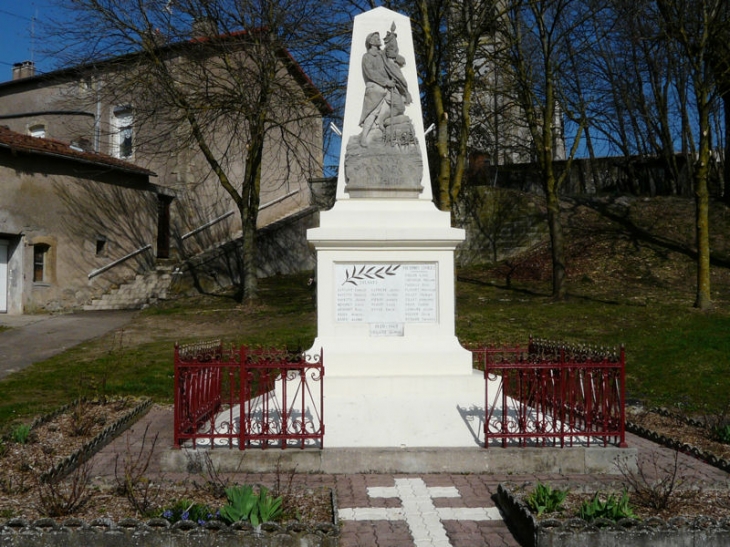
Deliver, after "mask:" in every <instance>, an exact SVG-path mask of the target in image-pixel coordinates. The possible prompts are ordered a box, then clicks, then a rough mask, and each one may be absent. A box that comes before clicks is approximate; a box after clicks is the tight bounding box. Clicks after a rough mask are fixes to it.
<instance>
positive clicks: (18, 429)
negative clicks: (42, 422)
mask: <svg viewBox="0 0 730 547" xmlns="http://www.w3.org/2000/svg"><path fill="white" fill-rule="evenodd" d="M10 439H11V440H12V441H13V442H14V443H17V444H26V443H28V441H29V440H30V426H29V425H27V424H18V425H16V426H15V427H14V428H13V429H12V431H11V432H10Z"/></svg>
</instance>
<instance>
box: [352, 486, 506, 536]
mask: <svg viewBox="0 0 730 547" xmlns="http://www.w3.org/2000/svg"><path fill="white" fill-rule="evenodd" d="M368 496H370V497H371V498H400V499H401V501H402V502H403V506H402V507H355V508H352V509H340V510H339V511H338V515H339V517H340V519H342V520H405V521H406V524H408V527H409V528H410V530H411V535H412V536H413V541H414V543H415V545H416V547H451V543H450V542H449V538H448V536H447V535H446V530H445V529H444V526H443V524H441V521H442V520H500V519H501V518H502V516H501V515H500V514H499V509H497V508H496V507H475V508H470V507H463V508H457V507H435V506H434V504H433V499H434V498H458V497H459V491H458V490H457V489H456V488H455V487H453V486H445V487H440V486H436V487H430V488H429V487H428V486H426V483H425V482H423V479H395V487H371V488H368Z"/></svg>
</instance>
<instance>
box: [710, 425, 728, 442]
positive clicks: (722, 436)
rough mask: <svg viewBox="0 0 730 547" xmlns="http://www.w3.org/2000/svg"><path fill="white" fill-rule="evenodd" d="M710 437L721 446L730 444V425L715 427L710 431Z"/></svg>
mask: <svg viewBox="0 0 730 547" xmlns="http://www.w3.org/2000/svg"><path fill="white" fill-rule="evenodd" d="M712 436H713V437H715V439H717V440H718V441H719V442H721V443H723V444H730V424H725V425H718V426H716V427H715V428H714V429H713V430H712Z"/></svg>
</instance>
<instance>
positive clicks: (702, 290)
mask: <svg viewBox="0 0 730 547" xmlns="http://www.w3.org/2000/svg"><path fill="white" fill-rule="evenodd" d="M707 155H708V156H709V154H707ZM708 171H709V169H708V165H707V163H706V162H703V160H702V159H700V165H699V166H698V168H697V169H696V176H695V229H696V236H697V298H696V300H695V308H699V309H701V310H707V309H709V308H711V307H712V296H711V293H710V221H709V212H710V196H709V191H708V189H707V174H708Z"/></svg>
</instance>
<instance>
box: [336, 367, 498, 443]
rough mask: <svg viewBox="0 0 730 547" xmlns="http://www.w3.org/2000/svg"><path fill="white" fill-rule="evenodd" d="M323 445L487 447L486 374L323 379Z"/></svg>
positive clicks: (476, 372)
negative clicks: (485, 437) (485, 417)
mask: <svg viewBox="0 0 730 547" xmlns="http://www.w3.org/2000/svg"><path fill="white" fill-rule="evenodd" d="M325 382H326V386H325V396H324V398H325V403H324V404H325V424H326V433H325V440H324V446H325V449H326V448H330V447H404V448H411V447H477V446H483V444H484V423H483V421H482V420H483V416H484V404H485V399H486V394H485V383H484V376H483V373H482V372H480V371H474V372H472V373H471V374H469V375H460V376H445V377H442V376H421V377H418V376H416V377H414V376H388V377H359V378H352V377H349V378H330V377H329V374H327V376H326V378H325Z"/></svg>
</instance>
